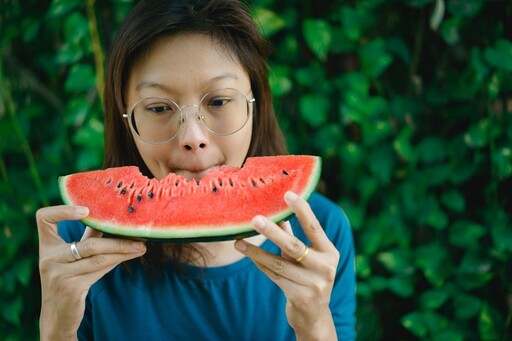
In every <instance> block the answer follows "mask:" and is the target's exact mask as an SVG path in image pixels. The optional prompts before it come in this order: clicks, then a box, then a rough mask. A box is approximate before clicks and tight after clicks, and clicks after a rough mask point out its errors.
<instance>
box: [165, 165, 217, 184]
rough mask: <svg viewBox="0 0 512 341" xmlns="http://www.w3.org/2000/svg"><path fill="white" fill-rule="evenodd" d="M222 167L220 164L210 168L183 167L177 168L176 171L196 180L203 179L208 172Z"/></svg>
mask: <svg viewBox="0 0 512 341" xmlns="http://www.w3.org/2000/svg"><path fill="white" fill-rule="evenodd" d="M219 168H220V165H214V166H211V167H208V168H182V169H177V170H176V171H175V172H174V173H175V174H178V175H181V176H183V177H185V178H187V179H194V180H196V181H199V180H201V179H202V178H203V177H204V176H205V175H206V174H208V173H210V172H212V171H214V170H217V169H219Z"/></svg>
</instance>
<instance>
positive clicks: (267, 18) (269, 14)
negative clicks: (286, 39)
mask: <svg viewBox="0 0 512 341" xmlns="http://www.w3.org/2000/svg"><path fill="white" fill-rule="evenodd" d="M253 16H254V17H255V20H256V22H259V23H260V25H261V30H262V32H263V34H264V35H265V36H267V37H270V36H272V35H274V34H275V33H277V32H279V31H280V30H281V29H282V28H283V27H285V26H286V22H285V21H284V20H283V19H282V18H281V17H280V16H279V15H277V14H276V13H275V12H273V11H271V10H269V9H267V8H262V7H254V8H253Z"/></svg>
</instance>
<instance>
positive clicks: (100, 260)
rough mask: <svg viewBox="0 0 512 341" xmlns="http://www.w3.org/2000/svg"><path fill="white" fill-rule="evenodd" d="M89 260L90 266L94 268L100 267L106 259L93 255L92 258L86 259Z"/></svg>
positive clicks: (102, 256)
mask: <svg viewBox="0 0 512 341" xmlns="http://www.w3.org/2000/svg"><path fill="white" fill-rule="evenodd" d="M87 259H88V260H89V262H91V264H92V265H93V266H95V267H98V268H100V267H102V266H103V265H104V264H105V262H106V257H105V256H104V255H101V254H99V255H94V256H91V257H89V258H87Z"/></svg>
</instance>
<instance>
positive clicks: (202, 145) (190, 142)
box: [178, 105, 209, 153]
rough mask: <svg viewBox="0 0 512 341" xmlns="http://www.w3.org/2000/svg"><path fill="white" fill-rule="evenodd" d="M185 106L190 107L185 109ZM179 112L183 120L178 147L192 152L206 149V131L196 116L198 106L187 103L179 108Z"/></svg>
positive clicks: (207, 143) (207, 142)
mask: <svg viewBox="0 0 512 341" xmlns="http://www.w3.org/2000/svg"><path fill="white" fill-rule="evenodd" d="M186 107H191V109H190V110H185V109H186ZM181 112H182V114H183V120H184V121H183V123H182V125H181V127H180V131H179V136H178V138H179V145H180V148H181V149H183V150H185V151H188V152H193V153H197V152H199V151H201V150H206V148H207V147H208V145H209V141H208V131H207V130H206V127H205V126H204V125H203V124H202V122H201V121H200V120H199V118H198V115H199V108H198V107H197V106H196V105H187V106H184V107H182V108H181Z"/></svg>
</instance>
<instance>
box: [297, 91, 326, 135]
mask: <svg viewBox="0 0 512 341" xmlns="http://www.w3.org/2000/svg"><path fill="white" fill-rule="evenodd" d="M329 109H330V101H329V99H328V98H327V96H325V95H323V94H307V95H304V96H302V97H301V98H300V100H299V110H300V114H301V117H302V118H303V119H304V120H305V121H306V122H307V123H308V124H309V125H310V126H312V127H315V128H318V127H319V126H321V125H323V124H325V122H327V115H328V113H329Z"/></svg>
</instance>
